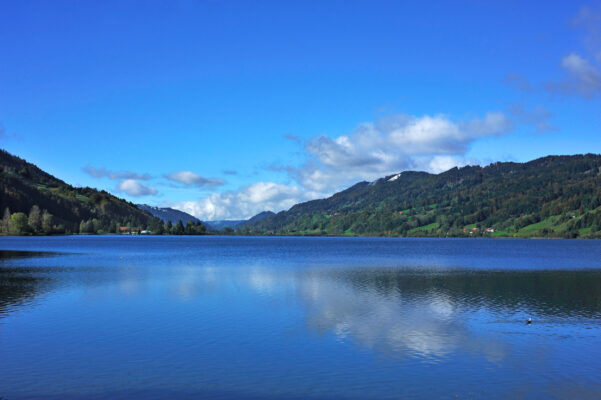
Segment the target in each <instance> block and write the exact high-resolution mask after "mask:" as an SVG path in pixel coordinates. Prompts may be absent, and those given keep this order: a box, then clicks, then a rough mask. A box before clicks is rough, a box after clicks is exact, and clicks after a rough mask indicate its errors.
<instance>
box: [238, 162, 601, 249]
mask: <svg viewBox="0 0 601 400" xmlns="http://www.w3.org/2000/svg"><path fill="white" fill-rule="evenodd" d="M600 206H601V156H600V155H594V154H586V155H574V156H549V157H544V158H539V159H537V160H533V161H530V162H527V163H513V162H505V163H501V162H499V163H495V164H491V165H489V166H487V167H479V166H468V167H464V168H453V169H451V170H449V171H446V172H443V173H441V174H438V175H434V174H429V173H426V172H411V171H408V172H403V173H401V174H397V175H393V176H388V177H385V178H382V179H379V180H377V181H375V182H371V183H368V182H360V183H357V184H356V185H354V186H352V187H350V188H348V189H346V190H344V191H342V192H339V193H336V194H335V195H333V196H331V197H329V198H327V199H321V200H314V201H309V202H306V203H301V204H297V205H295V206H294V207H292V208H291V209H290V210H288V211H283V212H280V213H278V214H276V215H274V216H271V217H269V218H267V219H265V220H263V221H259V222H256V223H253V224H249V225H247V226H245V227H244V228H243V229H241V232H240V233H243V234H285V235H387V236H388V235H389V236H486V237H564V238H575V237H584V238H586V237H601V208H600Z"/></svg>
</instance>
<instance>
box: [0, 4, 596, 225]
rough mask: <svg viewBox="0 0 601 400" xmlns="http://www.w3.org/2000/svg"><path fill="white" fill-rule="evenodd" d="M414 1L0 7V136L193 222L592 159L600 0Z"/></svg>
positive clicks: (59, 172)
mask: <svg viewBox="0 0 601 400" xmlns="http://www.w3.org/2000/svg"><path fill="white" fill-rule="evenodd" d="M417 3H418V2H399V1H392V2H378V1H375V2H374V1H370V2H367V1H363V2H358V1H357V2H354V1H341V2H334V1H318V2H311V1H302V2H281V1H277V2H267V1H245V2H233V1H232V2H226V1H179V2H178V1H174V2H163V1H161V2H150V1H144V2H142V1H140V2H134V1H115V2H111V1H105V2H91V1H90V2H69V1H55V2H46V1H20V2H8V3H6V4H4V5H3V7H2V15H3V16H2V24H0V55H1V61H0V123H1V124H2V125H1V126H2V129H3V130H2V133H1V134H0V146H1V147H2V148H5V149H6V150H8V151H9V152H11V153H13V154H16V155H18V156H20V157H22V158H25V159H26V160H28V161H30V162H33V163H35V164H37V165H38V166H40V167H41V168H42V169H44V170H46V171H48V172H50V173H52V174H54V175H55V176H57V177H59V178H61V179H63V180H65V181H67V182H69V183H72V184H75V185H85V186H92V187H96V188H100V189H105V190H108V191H110V192H112V193H114V194H116V195H118V196H121V197H124V198H126V199H128V200H131V201H134V202H139V203H147V204H152V205H165V206H173V207H176V208H179V209H182V210H184V211H188V212H190V213H193V214H195V215H196V216H198V217H200V218H203V219H236V218H246V217H249V216H252V215H254V214H256V213H257V212H260V211H262V210H264V209H270V210H273V211H279V210H282V209H286V208H288V207H290V206H291V205H293V204H295V203H297V202H299V201H304V200H308V199H313V198H318V197H323V196H327V195H330V194H332V193H334V192H336V191H338V190H340V189H342V188H344V187H346V186H348V185H350V184H352V183H355V182H357V181H360V180H372V179H375V178H377V177H380V176H385V175H390V174H392V173H395V172H400V171H402V170H406V169H419V170H427V171H430V172H440V171H443V170H445V169H448V168H450V167H451V166H453V165H465V164H482V165H485V164H487V163H490V162H492V161H506V160H513V161H528V160H531V159H534V158H537V157H541V156H545V155H549V154H576V153H585V152H594V153H601V140H600V138H599V133H600V132H601V112H599V111H600V110H601V101H600V97H601V3H600V2H584V1H583V2H578V1H574V2H544V3H543V2H538V1H532V2H517V1H516V2H511V1H498V2H493V1H491V2H479V1H469V2H448V1H440V2H420V4H417Z"/></svg>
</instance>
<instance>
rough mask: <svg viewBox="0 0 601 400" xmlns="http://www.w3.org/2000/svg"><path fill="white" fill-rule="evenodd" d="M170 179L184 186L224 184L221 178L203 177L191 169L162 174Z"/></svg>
mask: <svg viewBox="0 0 601 400" xmlns="http://www.w3.org/2000/svg"><path fill="white" fill-rule="evenodd" d="M164 177H165V178H166V179H168V180H170V181H173V182H177V183H180V184H183V185H186V186H197V187H214V186H222V185H224V184H225V181H224V180H223V179H219V178H205V177H203V176H200V175H198V174H197V173H195V172H192V171H177V172H172V173H170V174H166V175H164Z"/></svg>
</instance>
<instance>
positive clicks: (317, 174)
mask: <svg viewBox="0 0 601 400" xmlns="http://www.w3.org/2000/svg"><path fill="white" fill-rule="evenodd" d="M513 125H514V123H513V121H512V120H511V119H510V118H508V117H507V116H506V115H505V114H504V113H502V112H489V113H487V114H486V115H485V116H484V117H482V118H473V119H470V120H466V121H453V120H451V119H450V118H448V117H447V116H444V115H436V116H429V115H426V116H422V117H415V116H410V115H405V114H401V115H396V116H393V117H390V118H387V119H385V120H382V121H378V122H375V123H372V122H368V123H363V124H360V125H359V127H358V128H357V130H356V131H355V132H353V133H351V134H348V135H341V136H338V137H336V138H329V137H326V136H320V137H317V138H315V139H313V140H310V141H309V142H308V143H307V145H306V147H305V149H306V151H307V153H308V156H309V160H308V162H307V163H305V164H304V165H303V166H301V167H300V168H295V169H288V170H289V172H290V174H291V175H292V176H293V178H294V179H295V180H296V181H297V182H298V183H299V184H300V185H301V186H303V187H304V188H307V189H309V190H312V191H315V192H327V193H333V192H334V191H337V190H339V189H341V188H343V187H345V186H348V185H349V184H351V183H352V182H355V181H357V180H359V179H363V180H374V179H377V178H380V177H382V176H385V175H389V174H393V173H396V172H400V171H405V170H409V169H412V170H420V171H428V172H432V173H439V172H443V171H445V170H448V169H449V168H452V167H453V166H457V165H465V164H468V163H470V160H467V159H466V158H465V154H466V153H467V151H468V150H469V147H470V145H471V144H472V143H473V142H474V141H476V140H478V139H481V138H484V137H494V136H499V135H503V134H507V133H509V132H511V130H512V129H513ZM282 169H283V168H282Z"/></svg>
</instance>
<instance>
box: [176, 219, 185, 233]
mask: <svg viewBox="0 0 601 400" xmlns="http://www.w3.org/2000/svg"><path fill="white" fill-rule="evenodd" d="M174 230H175V234H176V235H183V234H184V231H185V229H184V223H183V222H182V220H181V219H180V220H179V221H177V225H175V229H174Z"/></svg>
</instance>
